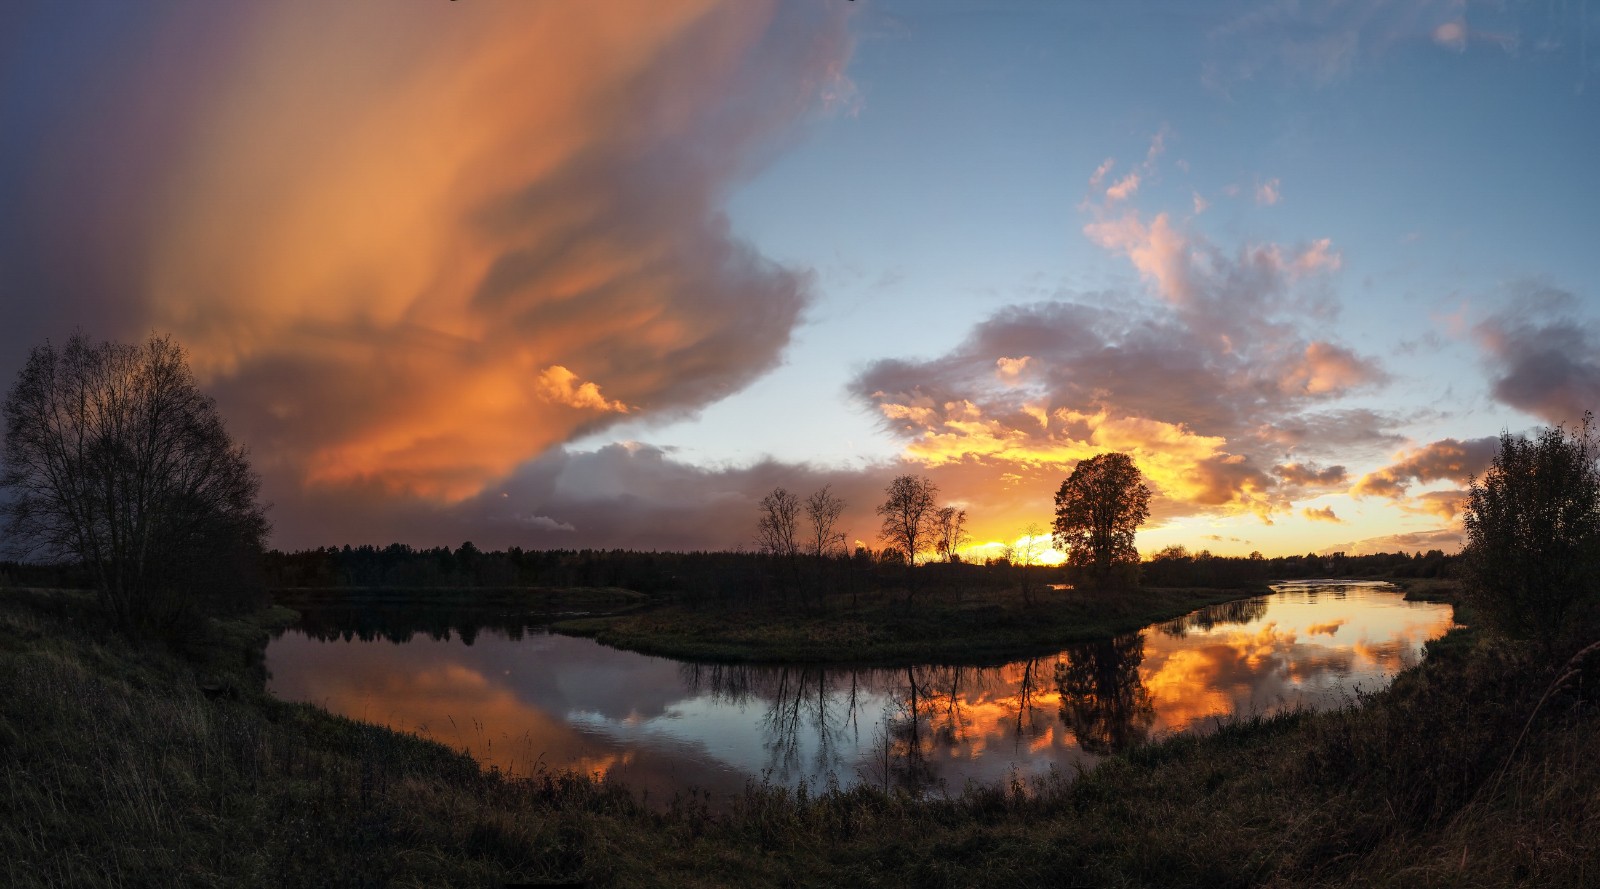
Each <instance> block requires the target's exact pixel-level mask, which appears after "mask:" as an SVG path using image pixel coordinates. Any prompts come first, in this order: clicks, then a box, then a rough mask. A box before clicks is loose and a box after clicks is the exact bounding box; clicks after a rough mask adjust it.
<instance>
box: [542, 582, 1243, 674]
mask: <svg viewBox="0 0 1600 889" xmlns="http://www.w3.org/2000/svg"><path fill="white" fill-rule="evenodd" d="M1268 592H1270V590H1269V589H1268V587H1267V586H1266V585H1265V584H1260V585H1257V586H1252V587H1247V588H1243V589H1227V590H1219V589H1162V588H1151V589H1140V590H1128V591H1120V590H1119V591H1105V592H1084V591H1079V590H1054V589H1048V588H1047V589H1044V590H1041V591H1038V592H1036V593H1034V594H1033V596H1032V597H1031V601H1030V600H1029V599H1024V597H1023V596H1022V595H1021V594H1019V593H1017V592H1015V591H1007V592H1002V593H994V592H989V591H985V593H984V594H983V595H981V596H979V595H976V594H974V595H971V596H967V597H962V596H959V595H952V594H949V593H944V594H941V595H923V596H921V597H920V598H918V599H917V600H916V601H915V603H914V604H912V605H907V604H906V603H905V602H904V601H903V599H902V598H900V597H899V596H898V595H890V596H875V597H873V598H871V599H863V600H860V601H859V602H855V603H852V602H851V601H850V599H849V598H847V597H840V598H837V599H834V600H831V601H829V602H827V603H825V607H823V608H817V609H814V610H771V609H768V610H754V609H748V610H744V609H739V610H711V609H689V608H684V607H681V606H677V605H661V606H658V607H655V608H649V609H645V610H641V611H638V612H635V613H631V614H624V615H614V616H604V617H593V618H581V619H576V620H566V621H559V622H557V623H555V624H553V625H552V626H551V629H552V630H554V631H556V632H559V633H565V634H567V635H572V636H587V637H592V638H593V639H595V641H597V642H599V643H601V644H602V645H609V646H612V647H615V648H624V649H628V650H630V651H637V652H640V653H641V654H653V655H660V656H664V657H672V658H678V659H682V660H694V661H714V662H723V663H785V664H850V665H855V666H899V665H903V664H909V663H922V664H926V663H965V664H973V663H995V664H999V663H1006V662H1009V661H1015V660H1022V659H1025V658H1029V657H1035V656H1038V655H1042V654H1050V653H1054V652H1057V651H1060V650H1061V648H1062V646H1065V645H1070V644H1072V643H1075V642H1089V641H1094V640H1097V639H1106V638H1110V637H1112V636H1117V635H1121V634H1123V633H1131V632H1134V631H1135V630H1139V629H1142V628H1144V627H1146V626H1149V625H1150V624H1153V623H1158V622H1160V621H1165V620H1171V619H1173V618H1178V617H1182V616H1183V615H1185V614H1188V613H1189V612H1191V611H1194V610H1196V609H1198V608H1203V607H1205V606H1207V605H1217V604H1221V603H1224V602H1231V601H1234V600H1237V599H1245V598H1251V597H1254V596H1261V595H1266V594H1267V593H1268Z"/></svg>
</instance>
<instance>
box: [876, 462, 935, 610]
mask: <svg viewBox="0 0 1600 889" xmlns="http://www.w3.org/2000/svg"><path fill="white" fill-rule="evenodd" d="M884 493H885V494H886V495H887V499H885V500H884V501H883V504H882V505H880V506H879V507H878V515H880V516H882V517H883V529H882V531H881V536H882V537H883V539H884V540H886V541H888V542H890V543H892V544H894V546H895V548H898V549H899V550H900V551H901V552H903V553H904V554H905V559H906V569H907V572H908V582H907V586H908V589H909V588H910V586H911V585H912V582H911V581H910V580H909V577H911V576H913V575H910V570H911V569H913V568H915V567H916V564H917V553H919V552H921V551H922V550H924V549H926V548H927V545H928V542H929V540H930V538H932V537H933V535H934V510H935V506H934V499H935V498H936V497H938V496H939V488H938V487H937V486H936V485H934V483H933V482H931V481H929V480H928V479H926V478H923V477H922V476H916V475H902V476H898V477H896V478H895V480H894V481H892V482H890V483H889V487H888V488H886V489H884Z"/></svg>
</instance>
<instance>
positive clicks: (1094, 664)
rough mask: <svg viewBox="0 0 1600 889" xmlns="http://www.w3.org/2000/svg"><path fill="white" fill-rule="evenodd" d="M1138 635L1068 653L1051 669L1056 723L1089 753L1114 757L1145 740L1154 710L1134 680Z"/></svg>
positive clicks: (1140, 653)
mask: <svg viewBox="0 0 1600 889" xmlns="http://www.w3.org/2000/svg"><path fill="white" fill-rule="evenodd" d="M1142 663H1144V634H1143V633H1134V634H1130V635H1127V636H1120V637H1118V638H1116V639H1112V640H1109V641H1106V642H1096V643H1092V644H1089V645H1080V646H1076V647H1075V648H1072V649H1069V650H1068V654H1067V659H1066V661H1065V662H1062V663H1057V664H1056V693H1057V694H1058V695H1060V698H1061V721H1062V722H1063V723H1065V724H1066V725H1067V726H1069V727H1070V728H1071V729H1072V735H1073V737H1074V738H1076V739H1077V741H1078V746H1079V747H1081V748H1083V749H1084V750H1085V751H1088V752H1089V753H1099V754H1105V753H1115V752H1116V751H1118V750H1122V749H1124V748H1126V747H1129V746H1132V745H1134V744H1139V743H1142V742H1143V741H1144V740H1145V739H1147V738H1148V737H1149V736H1150V727H1151V726H1152V725H1154V724H1155V719H1156V713H1155V706H1154V705H1153V704H1152V703H1151V702H1150V692H1149V690H1148V689H1146V688H1145V684H1144V680H1143V678H1142V677H1140V675H1139V665H1140V664H1142Z"/></svg>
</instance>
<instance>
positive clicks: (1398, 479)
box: [1350, 437, 1499, 500]
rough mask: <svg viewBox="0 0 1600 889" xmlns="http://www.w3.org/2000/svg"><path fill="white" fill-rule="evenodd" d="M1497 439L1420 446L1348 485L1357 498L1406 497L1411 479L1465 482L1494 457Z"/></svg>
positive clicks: (1397, 455)
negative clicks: (1350, 485)
mask: <svg viewBox="0 0 1600 889" xmlns="http://www.w3.org/2000/svg"><path fill="white" fill-rule="evenodd" d="M1498 448H1499V439H1497V438H1493V437H1488V438H1475V439H1470V440H1468V441H1460V440H1458V439H1454V438H1445V439H1440V440H1439V441H1435V442H1432V443H1430V444H1426V445H1423V446H1422V447H1420V448H1415V449H1413V450H1410V451H1403V452H1401V453H1399V454H1396V455H1395V462H1394V463H1392V464H1390V465H1388V466H1385V467H1383V468H1382V469H1379V470H1376V471H1374V472H1369V473H1367V474H1366V475H1363V476H1362V477H1361V478H1360V479H1359V480H1357V481H1356V483H1355V485H1353V486H1352V487H1351V488H1350V493H1351V494H1353V495H1355V496H1357V497H1367V496H1377V497H1388V498H1390V499H1394V500H1398V499H1400V498H1402V497H1404V496H1406V491H1407V489H1408V488H1409V487H1410V486H1411V484H1412V483H1413V482H1433V481H1454V482H1465V481H1466V480H1467V479H1468V478H1470V477H1472V476H1473V475H1477V474H1479V473H1482V472H1483V471H1484V470H1485V469H1487V468H1488V466H1489V462H1490V461H1491V460H1493V459H1494V454H1495V451H1496V450H1497V449H1498Z"/></svg>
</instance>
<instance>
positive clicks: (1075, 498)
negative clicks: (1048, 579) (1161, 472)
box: [1055, 452, 1150, 585]
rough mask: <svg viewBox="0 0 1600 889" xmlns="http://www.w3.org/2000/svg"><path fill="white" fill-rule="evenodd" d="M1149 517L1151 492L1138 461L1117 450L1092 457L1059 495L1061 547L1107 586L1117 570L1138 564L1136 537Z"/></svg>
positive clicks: (1057, 524)
mask: <svg viewBox="0 0 1600 889" xmlns="http://www.w3.org/2000/svg"><path fill="white" fill-rule="evenodd" d="M1149 516H1150V489H1149V488H1148V487H1146V486H1145V484H1144V476H1143V475H1141V474H1140V472H1139V467H1137V466H1135V465H1133V459H1132V458H1130V457H1129V456H1128V455H1127V454H1121V453H1116V452H1110V453H1105V454H1100V455H1098V456H1094V457H1090V458H1089V459H1087V460H1084V461H1082V462H1080V463H1079V464H1078V466H1077V468H1076V469H1074V470H1072V475H1070V476H1068V477H1067V480H1066V481H1064V482H1062V483H1061V490H1059V491H1057V492H1056V521H1055V544H1056V548H1057V549H1060V550H1064V551H1065V552H1066V554H1067V564H1069V565H1073V566H1075V567H1078V568H1085V569H1088V574H1089V578H1090V580H1091V582H1092V583H1094V584H1095V585H1103V584H1105V583H1107V582H1109V581H1110V580H1111V577H1112V572H1113V569H1114V568H1115V567H1116V566H1118V565H1138V564H1139V551H1138V550H1137V549H1134V546H1133V535H1134V532H1135V531H1137V530H1138V528H1139V525H1140V524H1142V523H1143V522H1144V520H1145V519H1146V518H1149Z"/></svg>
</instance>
